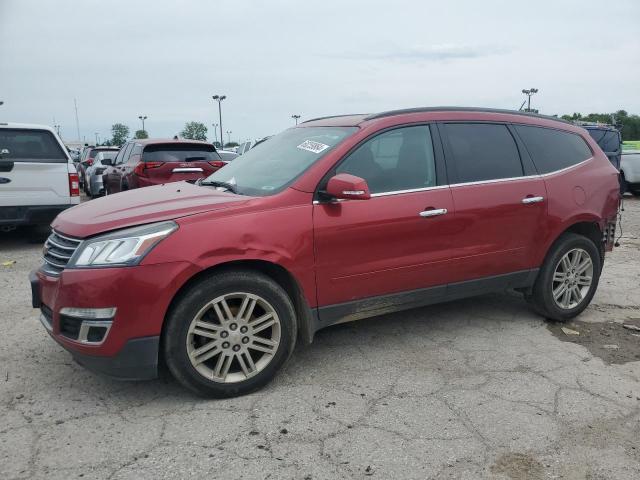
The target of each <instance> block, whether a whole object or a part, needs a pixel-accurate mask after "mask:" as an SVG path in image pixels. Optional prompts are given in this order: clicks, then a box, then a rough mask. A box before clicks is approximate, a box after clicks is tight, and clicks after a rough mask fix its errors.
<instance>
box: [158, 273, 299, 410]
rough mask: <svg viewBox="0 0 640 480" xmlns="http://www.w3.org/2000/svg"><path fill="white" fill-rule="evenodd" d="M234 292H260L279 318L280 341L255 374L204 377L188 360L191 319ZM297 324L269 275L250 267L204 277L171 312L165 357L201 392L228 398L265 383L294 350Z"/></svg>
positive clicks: (190, 386) (178, 376)
mask: <svg viewBox="0 0 640 480" xmlns="http://www.w3.org/2000/svg"><path fill="white" fill-rule="evenodd" d="M233 292H245V293H249V294H253V295H258V296H259V297H261V298H262V299H264V300H266V301H267V302H268V303H269V304H270V305H271V306H272V307H273V309H274V310H275V312H276V313H277V315H278V318H279V320H280V343H279V345H278V346H277V350H276V351H275V353H274V354H273V357H272V358H271V360H270V362H269V363H268V364H267V365H266V366H265V367H264V369H263V370H261V371H259V372H258V373H257V374H255V375H254V376H252V377H250V378H248V379H245V380H242V381H238V382H235V383H222V382H216V381H214V380H212V379H208V378H205V376H204V375H202V374H201V373H199V372H198V371H197V370H196V368H195V367H194V366H193V365H192V363H191V361H190V360H189V357H188V353H187V338H188V333H189V326H190V324H191V321H192V320H193V319H194V318H195V317H196V315H197V314H198V312H199V311H200V310H201V309H202V308H203V307H204V306H205V305H206V304H207V303H208V302H210V301H212V300H213V299H215V298H217V297H219V296H221V295H224V294H229V293H233ZM296 335H297V324H296V316H295V310H294V308H293V304H292V301H291V299H290V298H289V296H288V295H287V293H286V292H285V290H284V289H283V288H282V287H281V286H280V285H278V284H277V283H276V282H274V281H273V280H272V279H271V278H269V277H268V276H266V275H264V274H262V273H260V272H256V271H251V270H233V271H225V272H220V273H216V274H213V275H211V276H208V277H205V278H203V279H201V280H199V281H197V282H196V283H194V284H193V285H191V286H190V287H188V289H187V290H186V291H185V292H183V293H182V294H181V296H180V298H179V299H178V300H177V302H176V303H175V305H174V306H173V308H172V309H171V311H170V312H169V314H168V315H167V319H166V325H165V329H164V332H163V346H162V350H163V353H164V360H165V362H166V364H167V366H168V367H169V371H170V372H171V374H172V375H173V376H174V377H175V378H176V380H178V382H180V383H181V384H182V385H183V386H185V387H186V388H188V389H190V390H192V391H194V392H195V393H197V394H198V395H201V396H204V397H211V398H227V397H235V396H239V395H245V394H247V393H251V392H253V391H255V390H258V389H259V388H261V387H263V386H264V385H266V384H267V383H268V382H269V381H270V380H271V379H272V378H273V377H274V376H275V375H276V373H277V372H278V371H279V369H280V368H281V367H282V366H283V364H284V363H285V362H286V361H287V359H288V358H289V357H290V356H291V354H292V353H293V350H294V348H295V342H296Z"/></svg>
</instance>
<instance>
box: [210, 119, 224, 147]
mask: <svg viewBox="0 0 640 480" xmlns="http://www.w3.org/2000/svg"><path fill="white" fill-rule="evenodd" d="M211 126H212V127H213V137H214V138H213V139H214V140H215V141H216V142H217V141H218V124H217V123H212V124H211ZM220 148H222V141H220Z"/></svg>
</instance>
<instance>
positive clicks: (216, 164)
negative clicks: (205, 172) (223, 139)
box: [209, 160, 226, 168]
mask: <svg viewBox="0 0 640 480" xmlns="http://www.w3.org/2000/svg"><path fill="white" fill-rule="evenodd" d="M209 165H211V166H212V167H216V168H222V167H224V166H225V165H226V163H224V162H222V161H220V160H214V161H213V162H209Z"/></svg>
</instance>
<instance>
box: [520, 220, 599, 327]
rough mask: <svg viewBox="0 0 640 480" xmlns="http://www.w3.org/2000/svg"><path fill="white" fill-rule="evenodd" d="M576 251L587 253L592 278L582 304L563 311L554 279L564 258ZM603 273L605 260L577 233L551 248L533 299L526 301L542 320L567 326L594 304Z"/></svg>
mask: <svg viewBox="0 0 640 480" xmlns="http://www.w3.org/2000/svg"><path fill="white" fill-rule="evenodd" d="M575 248H580V249H582V250H584V251H585V252H587V253H588V255H589V256H590V257H591V262H592V264H593V274H592V281H591V285H590V286H589V290H588V292H587V294H586V295H584V297H583V299H582V301H580V303H578V305H577V306H575V307H574V308H571V309H564V308H561V307H560V306H558V305H557V304H556V302H555V300H554V299H553V293H552V285H553V275H554V272H555V269H556V266H557V265H558V263H559V262H560V260H561V259H562V257H563V256H564V255H565V254H566V253H567V252H569V251H570V250H573V249H575ZM601 271H602V257H601V256H600V252H599V251H598V247H597V246H596V245H595V244H594V243H593V241H592V240H590V239H589V238H587V237H584V236H582V235H577V234H575V233H565V234H563V235H562V236H561V237H560V238H559V239H558V240H557V241H556V242H555V243H554V244H553V246H552V247H551V249H550V250H549V252H548V253H547V257H546V258H545V261H544V263H543V265H542V268H541V269H540V272H539V273H538V278H537V279H536V282H535V284H534V286H533V292H532V295H531V296H529V297H528V298H527V300H528V301H529V302H530V303H531V304H532V305H533V307H534V308H535V310H536V311H537V312H538V313H539V314H540V315H542V316H544V317H546V318H547V319H550V320H555V321H557V322H566V321H568V320H571V319H572V318H574V317H576V316H577V315H579V314H580V313H582V312H583V311H584V309H585V308H587V306H588V305H589V303H590V302H591V299H592V298H593V295H594V294H595V292H596V289H597V288H598V281H599V279H600V273H601Z"/></svg>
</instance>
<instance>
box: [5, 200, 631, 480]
mask: <svg viewBox="0 0 640 480" xmlns="http://www.w3.org/2000/svg"><path fill="white" fill-rule="evenodd" d="M625 206H626V211H625V213H624V224H623V227H624V236H623V238H622V246H621V247H620V248H618V249H616V250H615V252H614V253H613V254H612V255H609V256H608V258H607V260H606V263H605V268H604V273H603V276H602V278H601V284H600V289H599V291H598V293H597V294H596V297H595V299H594V302H593V304H592V305H591V306H590V307H589V309H588V310H587V311H586V312H585V313H584V314H583V315H582V316H581V317H580V320H581V321H582V322H585V323H580V322H577V323H576V324H574V325H573V326H571V325H570V327H571V328H574V329H575V330H578V331H580V330H581V329H584V327H585V325H593V327H594V328H595V327H596V326H597V325H594V324H597V323H601V324H602V326H608V327H610V328H608V330H607V331H611V332H614V333H610V334H609V335H607V334H606V332H605V330H602V331H603V332H605V333H603V336H602V338H606V344H607V347H604V346H603V345H604V344H601V343H600V340H596V341H594V340H593V338H595V337H593V336H590V337H589V338H590V339H591V340H590V341H589V342H586V343H585V345H584V346H583V345H581V344H580V341H581V338H582V337H581V336H572V338H569V337H567V338H563V336H564V337H566V335H565V334H564V333H562V332H561V331H560V330H559V329H558V328H557V327H556V326H553V325H547V323H546V322H545V321H544V319H542V318H540V317H538V316H536V315H535V314H533V313H532V312H531V311H530V310H529V309H528V307H527V306H526V304H525V303H524V302H523V301H522V300H520V299H519V298H517V297H516V296H513V295H492V296H484V297H479V298H475V299H469V300H465V301H458V302H453V303H449V304H444V305H438V306H433V307H428V308H422V309H418V310H412V311H409V312H403V313H399V314H393V315H386V316H381V317H378V318H375V319H371V320H366V321H361V322H357V323H352V324H346V325H341V326H336V327H333V328H330V329H327V330H324V331H322V332H320V333H319V334H318V335H317V337H316V341H315V342H314V344H313V345H311V346H309V347H299V348H298V349H297V352H296V353H295V354H294V356H293V359H292V361H291V362H290V363H289V364H288V366H287V368H286V370H285V371H284V372H282V373H281V374H280V375H279V376H278V378H277V379H276V381H275V382H273V383H272V384H271V385H269V386H268V387H267V388H266V389H264V390H263V391H261V392H258V393H256V394H253V395H250V396H246V397H242V398H238V399H232V400H225V401H205V400H202V399H199V398H196V397H194V396H193V395H191V394H190V393H188V392H186V391H184V390H183V389H182V388H180V387H179V386H178V385H177V384H176V383H175V382H174V381H172V380H171V379H162V380H157V381H150V382H141V383H120V382H115V381H111V380H108V379H105V378H102V377H99V376H95V375H93V374H91V373H89V372H87V371H85V370H84V369H82V368H81V367H79V366H77V365H75V364H74V363H73V362H72V361H71V358H70V356H69V354H68V353H66V352H65V351H63V350H62V348H61V347H59V346H58V345H57V344H55V343H54V342H53V341H52V340H51V339H49V338H48V335H47V334H46V333H45V331H44V329H43V328H42V327H41V325H40V323H39V322H38V315H37V312H36V311H35V310H32V309H31V307H30V292H29V286H28V281H27V274H28V272H29V270H31V269H32V268H35V267H36V266H38V264H39V254H40V246H39V245H36V244H30V243H28V242H27V241H26V240H24V239H23V238H22V235H21V234H20V232H14V233H12V234H0V264H2V263H3V262H6V261H9V260H15V261H16V263H15V264H13V265H10V266H2V265H0V329H1V331H2V336H1V337H0V419H1V421H0V479H13V478H16V479H21V478H42V479H44V478H47V479H68V478H79V477H82V478H84V479H94V478H95V479H102V478H112V479H124V478H131V479H133V478H135V479H157V478H188V477H192V476H193V477H196V476H197V477H198V478H204V477H205V476H206V478H224V479H233V478H245V479H266V478H273V479H275V478H277V479H288V478H292V479H325V478H379V479H391V478H416V479H425V478H466V479H478V478H505V479H509V478H511V479H520V478H522V479H525V478H526V479H542V478H565V479H612V478H629V479H632V478H633V479H637V478H640V361H638V360H637V359H638V356H637V354H638V353H640V337H633V338H634V339H635V343H634V342H633V341H631V340H630V339H629V338H628V336H629V335H632V334H633V333H634V332H633V331H631V330H625V329H623V328H621V327H620V328H618V326H617V325H611V324H609V323H607V322H615V323H619V324H622V323H626V322H636V323H637V321H638V320H640V288H639V285H640V200H638V199H633V198H631V197H626V202H625ZM636 333H637V332H636ZM624 335H626V336H627V337H625V338H624V339H623V340H624V341H622V340H620V339H622V336H624ZM585 338H586V337H585ZM617 339H618V340H620V341H619V343H618V344H616V341H617ZM611 345H618V347H619V348H618V349H615V348H614V347H613V346H611ZM621 350H622V351H621ZM606 351H616V353H617V357H616V359H617V360H615V361H612V360H611V359H610V358H609V357H607V355H605V354H604V353H603V352H606ZM621 359H622V360H621ZM633 360H635V361H633Z"/></svg>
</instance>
